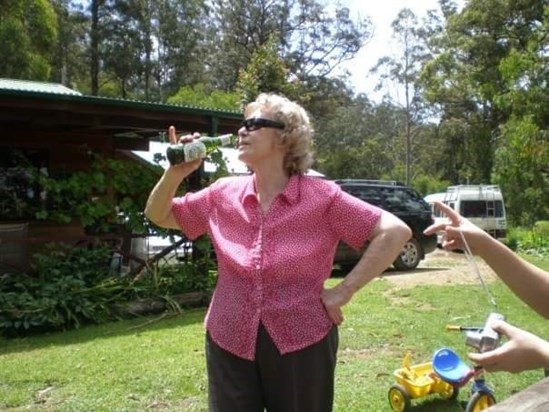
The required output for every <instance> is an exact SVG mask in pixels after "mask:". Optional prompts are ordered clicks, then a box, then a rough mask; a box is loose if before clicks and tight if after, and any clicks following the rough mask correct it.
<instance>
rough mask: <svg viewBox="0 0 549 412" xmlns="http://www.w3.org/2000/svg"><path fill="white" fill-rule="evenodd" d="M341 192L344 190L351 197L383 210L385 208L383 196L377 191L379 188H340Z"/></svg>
mask: <svg viewBox="0 0 549 412" xmlns="http://www.w3.org/2000/svg"><path fill="white" fill-rule="evenodd" d="M342 189H343V190H345V191H346V192H347V193H349V194H350V195H353V196H354V197H358V198H359V199H361V200H364V201H365V202H368V203H370V204H372V205H374V206H378V207H381V208H383V209H385V208H386V207H387V205H386V201H385V196H384V194H383V193H382V192H381V191H380V190H379V188H374V187H368V186H364V187H345V186H344V187H342Z"/></svg>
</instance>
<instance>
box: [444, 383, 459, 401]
mask: <svg viewBox="0 0 549 412" xmlns="http://www.w3.org/2000/svg"><path fill="white" fill-rule="evenodd" d="M458 395H459V386H457V385H450V384H448V386H447V387H446V388H445V390H443V391H442V392H441V396H442V398H443V399H447V400H449V401H453V400H454V399H457V397H458Z"/></svg>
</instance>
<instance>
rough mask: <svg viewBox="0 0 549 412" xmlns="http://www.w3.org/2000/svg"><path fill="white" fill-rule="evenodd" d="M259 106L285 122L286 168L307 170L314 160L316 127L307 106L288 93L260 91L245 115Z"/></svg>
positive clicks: (293, 171)
mask: <svg viewBox="0 0 549 412" xmlns="http://www.w3.org/2000/svg"><path fill="white" fill-rule="evenodd" d="M257 109H260V110H262V111H265V112H266V113H268V114H269V115H270V116H272V120H275V121H277V122H281V123H284V125H285V127H284V129H283V130H281V132H280V134H279V139H280V142H281V143H282V145H283V146H284V147H285V149H286V156H285V157H284V165H283V167H284V170H285V171H286V172H287V173H288V174H289V175H294V174H304V173H306V172H307V171H308V170H309V168H310V167H311V165H312V164H313V154H312V139H313V133H314V131H313V128H312V126H311V122H310V120H309V115H308V114H307V112H306V111H305V109H304V108H303V107H301V106H300V105H299V104H297V103H295V102H293V101H291V100H290V99H288V98H286V97H284V96H280V95H276V94H272V93H261V94H259V95H258V96H257V98H256V99H255V101H254V102H251V103H249V104H248V105H247V106H246V108H245V109H244V115H246V114H248V113H251V112H253V111H255V110H257Z"/></svg>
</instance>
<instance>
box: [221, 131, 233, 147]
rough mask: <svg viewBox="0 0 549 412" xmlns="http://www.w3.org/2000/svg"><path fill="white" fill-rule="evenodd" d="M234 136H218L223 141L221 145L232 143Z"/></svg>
mask: <svg viewBox="0 0 549 412" xmlns="http://www.w3.org/2000/svg"><path fill="white" fill-rule="evenodd" d="M232 137H233V135H232V134H226V135H223V136H219V137H218V138H219V140H220V142H221V146H227V145H229V144H231V140H232Z"/></svg>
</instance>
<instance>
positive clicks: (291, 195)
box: [242, 175, 301, 205]
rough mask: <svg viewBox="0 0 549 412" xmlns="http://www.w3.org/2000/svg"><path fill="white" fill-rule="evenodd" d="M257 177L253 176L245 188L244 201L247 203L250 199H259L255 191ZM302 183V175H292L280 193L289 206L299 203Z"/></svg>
mask: <svg viewBox="0 0 549 412" xmlns="http://www.w3.org/2000/svg"><path fill="white" fill-rule="evenodd" d="M254 182H255V177H254V175H251V179H249V180H248V182H247V183H246V187H245V188H244V194H243V197H242V201H243V202H245V201H246V200H247V199H248V198H253V199H257V194H256V191H255V183H254ZM300 183H301V176H300V175H292V176H290V179H289V180H288V183H287V184H286V187H285V188H284V190H283V191H282V192H281V193H280V196H282V198H283V199H285V200H286V201H287V202H288V203H289V204H291V205H293V204H295V203H297V201H298V199H299V187H300Z"/></svg>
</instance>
